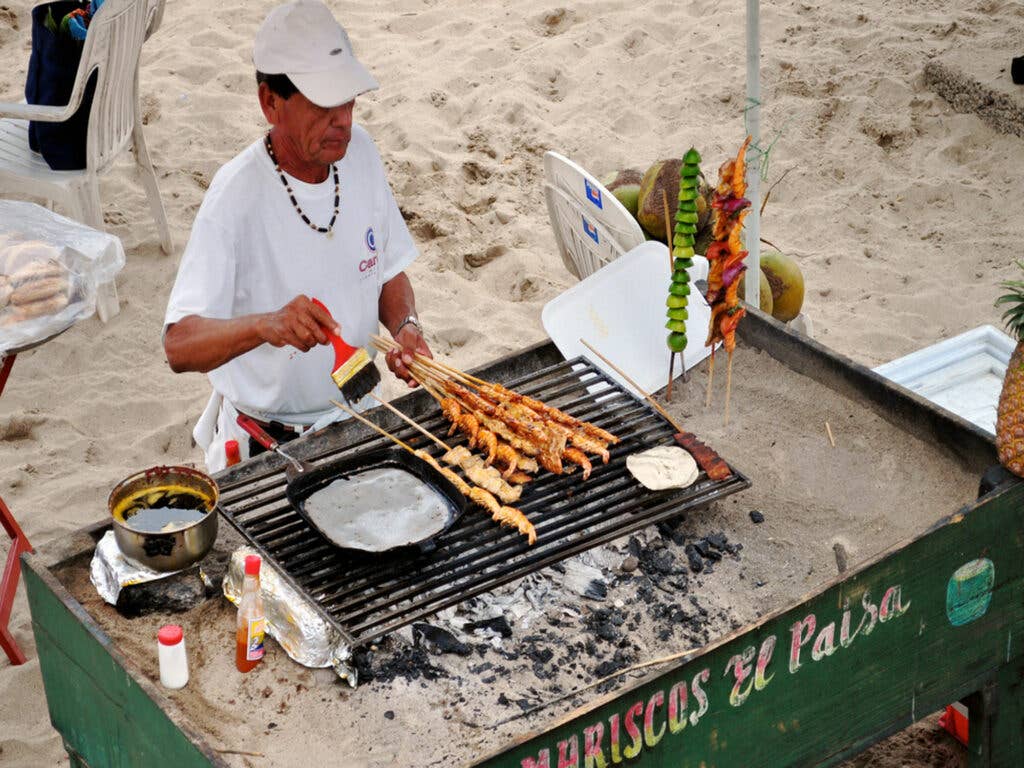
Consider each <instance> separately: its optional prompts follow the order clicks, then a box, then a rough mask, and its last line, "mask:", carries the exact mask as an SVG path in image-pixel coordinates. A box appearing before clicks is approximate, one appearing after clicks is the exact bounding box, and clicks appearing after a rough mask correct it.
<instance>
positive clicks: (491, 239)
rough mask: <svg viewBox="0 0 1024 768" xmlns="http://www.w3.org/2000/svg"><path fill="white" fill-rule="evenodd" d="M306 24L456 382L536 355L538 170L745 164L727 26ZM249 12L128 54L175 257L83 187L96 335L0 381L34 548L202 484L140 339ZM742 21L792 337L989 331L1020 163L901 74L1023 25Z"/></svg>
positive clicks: (212, 133) (12, 753)
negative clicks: (360, 77) (355, 87)
mask: <svg viewBox="0 0 1024 768" xmlns="http://www.w3.org/2000/svg"><path fill="white" fill-rule="evenodd" d="M330 5H331V6H332V7H333V8H334V9H335V11H336V13H337V15H338V16H339V18H340V19H341V20H342V22H343V23H344V24H345V25H346V27H347V28H348V30H349V32H350V35H351V37H352V39H353V42H354V44H355V47H356V50H357V53H358V55H359V56H360V58H361V59H362V60H363V61H364V62H365V63H366V64H367V65H368V66H369V67H370V69H371V70H372V71H373V73H374V74H375V76H376V77H377V78H378V80H379V81H380V82H381V84H382V87H381V90H380V91H378V92H376V93H373V94H370V95H368V96H366V97H364V98H361V99H360V100H359V102H358V104H357V120H358V121H359V122H361V123H362V124H363V125H364V126H365V127H366V128H367V129H368V130H369V131H370V133H371V135H373V136H374V138H375V139H376V141H377V143H378V146H379V148H380V150H381V152H382V154H383V156H384V158H385V162H386V165H387V168H388V171H389V174H390V178H391V182H392V186H393V188H394V190H395V194H396V197H397V199H398V201H399V204H400V206H401V208H402V210H403V212H404V214H405V216H406V218H407V220H408V222H409V226H410V229H411V231H412V233H413V236H414V238H415V239H416V241H417V243H418V244H419V246H420V249H421V258H420V259H419V260H418V261H417V263H416V264H415V265H414V266H413V267H412V268H411V270H410V275H411V277H412V280H413V282H414V284H415V286H416V290H417V296H418V304H419V309H420V315H421V318H422V320H423V323H424V325H425V327H426V329H427V336H428V340H429V341H430V343H431V345H432V347H433V349H434V350H435V353H436V354H437V355H438V356H441V357H443V358H445V359H447V360H449V361H450V362H452V363H454V364H456V365H458V366H460V367H472V366H473V365H476V364H479V363H482V362H484V361H486V360H489V359H492V358H495V357H499V356H502V355H505V354H507V353H509V352H511V351H513V350H517V349H520V348H521V347H523V346H524V345H526V344H528V343H531V342H535V341H538V340H540V339H542V338H543V337H544V332H543V329H542V327H541V324H540V310H541V308H542V307H543V305H544V304H545V302H547V301H548V300H550V299H551V298H552V297H554V296H555V295H557V294H558V293H559V292H560V291H562V290H564V289H565V288H567V287H568V286H570V285H571V284H572V283H573V282H574V279H573V278H572V276H571V275H569V274H568V272H566V271H565V269H564V267H563V266H562V263H561V260H560V259H559V257H558V255H557V253H556V251H555V249H554V241H553V237H552V234H551V228H550V225H549V223H548V216H547V211H546V208H545V206H544V202H543V192H542V180H543V179H542V176H543V172H542V156H543V153H544V151H545V150H547V149H554V150H557V151H559V152H561V153H562V154H564V155H566V156H568V157H570V158H571V159H573V160H575V161H576V162H578V163H579V164H581V165H582V166H584V167H585V168H587V169H588V170H591V171H592V172H594V173H596V174H598V175H600V174H602V173H604V172H607V171H611V170H615V169H618V168H624V167H636V168H638V169H641V170H643V169H644V168H646V167H647V166H648V165H649V164H650V163H652V162H654V161H656V160H658V159H662V158H665V157H672V156H678V155H680V154H681V153H682V152H683V151H684V150H685V149H686V148H687V147H689V146H691V145H693V146H696V147H697V148H698V149H699V150H700V151H701V153H702V154H703V156H704V160H705V169H706V170H707V171H709V172H711V171H713V170H714V169H715V168H716V167H717V165H718V164H719V163H720V162H721V161H722V160H724V159H725V158H726V156H727V155H729V154H731V153H732V152H734V151H735V149H736V147H738V145H739V144H740V143H741V141H742V139H743V136H744V127H743V116H742V111H743V106H744V92H745V90H744V89H745V86H744V72H745V69H744V13H743V8H744V4H743V3H740V2H738V1H737V0H730V2H724V3H723V2H710V1H708V0H693V1H692V2H684V3H675V2H668V1H665V2H649V3H642V4H640V3H625V2H587V3H564V2H563V3H561V4H558V3H557V2H544V0H527V2H524V3H521V4H518V5H517V6H516V7H515V10H507V9H506V5H505V4H503V3H498V2H494V1H493V0H478V2H474V3H455V2H441V1H440V0H401V1H399V2H367V1H366V0H362V1H359V2H356V1H354V2H348V3H344V4H342V3H338V2H331V3H330ZM269 7H270V4H269V3H265V4H240V3H239V4H230V5H229V4H211V3H202V2H199V1H198V0H170V2H168V5H167V8H166V12H165V15H164V21H163V26H162V28H161V29H160V30H159V31H158V32H157V33H156V35H155V36H154V37H153V38H152V39H151V40H150V41H149V42H148V43H147V44H146V46H145V48H144V50H143V56H142V70H141V78H140V82H141V93H142V101H143V107H144V112H145V122H146V126H145V132H146V138H147V141H148V144H149V149H150V153H151V155H152V156H153V160H154V164H155V166H156V168H157V175H158V178H159V183H160V189H161V193H162V196H163V200H164V204H165V206H166V207H167V213H168V216H169V219H170V223H171V229H172V235H173V237H174V241H175V249H174V252H173V253H172V254H170V255H165V254H163V253H162V252H161V251H160V248H159V246H158V244H157V236H156V232H155V228H154V226H153V223H152V220H151V218H150V215H149V211H148V208H147V206H146V201H145V196H144V194H143V191H142V188H141V186H140V184H139V183H138V180H137V178H136V176H135V174H134V170H133V166H132V164H131V163H130V161H129V160H128V159H127V157H126V158H124V159H122V160H121V161H120V162H119V163H118V164H117V166H116V168H115V169H114V171H113V172H111V173H109V174H107V175H106V176H104V177H103V179H102V181H101V194H102V198H103V203H104V215H105V221H106V223H107V226H108V229H109V231H111V232H113V233H114V234H116V235H118V236H119V237H121V238H122V240H123V242H124V245H125V248H126V250H127V252H128V263H127V266H126V267H125V269H124V271H123V272H122V273H121V275H120V276H119V279H118V288H119V291H120V296H121V313H120V315H118V316H117V317H116V318H114V319H113V320H112V321H111V322H110V323H108V324H106V325H104V324H101V323H100V322H99V321H98V320H96V319H92V320H89V321H86V322H83V323H81V324H79V325H77V326H76V327H75V328H73V329H71V330H70V331H68V332H67V333H65V334H64V335H63V336H61V337H59V338H57V339H55V340H54V341H52V342H50V343H48V344H46V345H45V346H43V347H41V348H39V349H38V350H36V351H34V352H31V353H28V354H24V355H21V356H19V357H18V360H17V362H16V364H15V366H14V369H13V373H12V375H11V379H10V382H9V383H8V385H7V389H6V390H5V392H4V394H3V398H2V399H0V494H2V495H3V498H4V500H5V501H6V502H7V503H8V505H9V506H10V507H11V509H12V510H13V511H14V514H15V515H16V516H17V517H18V520H19V521H20V522H21V524H22V526H23V527H24V529H25V531H26V533H27V535H28V536H29V537H30V539H31V541H32V542H33V543H34V544H36V545H44V544H45V543H46V542H47V541H48V540H51V539H55V538H58V537H62V536H67V534H68V533H69V532H70V531H72V530H74V529H77V528H79V527H81V526H83V525H85V524H87V523H91V522H94V521H96V520H98V519H100V518H102V517H103V515H104V514H105V500H106V497H107V494H108V493H109V491H110V489H111V487H112V486H113V485H114V484H115V483H116V482H117V481H119V480H120V479H121V478H123V477H124V476H126V475H128V474H130V473H132V472H134V471H136V470H138V469H140V468H144V467H148V466H152V465H154V464H166V463H185V462H201V455H200V454H199V452H198V451H197V450H196V449H195V447H194V446H193V445H192V440H191V434H190V433H191V427H192V425H193V424H194V422H195V419H196V418H197V416H198V414H199V413H200V411H201V409H202V407H203V405H204V404H205V401H206V398H207V396H208V391H209V390H208V385H207V382H206V379H205V377H203V376H199V375H192V374H189V375H174V374H172V373H171V372H170V370H169V369H168V367H167V365H166V363H165V361H164V357H163V351H162V348H161V346H160V331H161V324H162V319H163V311H164V307H165V303H166V299H167V294H168V292H169V290H170V287H171V284H172V282H173V279H174V274H175V269H176V266H177V262H178V259H179V258H180V254H181V249H182V248H183V246H184V244H185V242H186V240H187V237H188V232H189V228H190V225H191V222H192V219H193V217H194V215H195V212H196V210H197V209H198V207H199V204H200V203H201V201H202V197H203V193H204V191H205V189H206V187H207V186H208V184H209V181H210V179H211V178H212V177H213V174H214V173H215V172H216V170H217V168H218V167H219V166H220V165H221V164H223V163H224V162H226V161H227V160H228V159H230V158H231V157H232V156H233V155H234V154H235V153H236V152H238V151H239V150H240V149H242V148H243V147H244V146H246V145H248V144H249V143H250V142H251V141H253V140H254V139H255V138H257V137H258V136H259V135H260V132H261V131H262V130H263V129H264V125H263V120H262V116H261V114H260V112H259V109H258V106H257V102H256V99H255V96H254V82H253V77H252V66H251V44H252V39H253V36H254V34H255V30H256V28H257V26H258V24H259V22H260V21H261V20H262V17H263V15H264V14H265V13H266V11H267V10H268V9H269ZM761 16H762V20H761V23H762V48H763V55H762V67H761V72H762V92H763V100H764V108H763V110H762V118H761V127H762V133H763V136H764V143H765V144H767V143H769V142H771V141H774V144H773V149H772V152H771V156H770V158H771V159H770V164H769V168H768V180H767V184H769V185H770V184H772V183H773V182H774V181H776V180H778V179H779V178H780V177H781V176H782V174H784V173H786V174H787V175H786V176H785V179H784V180H782V181H781V183H779V185H778V186H777V187H775V188H774V190H773V191H772V194H771V199H770V201H769V203H768V206H767V208H766V210H765V214H764V217H763V221H762V235H763V236H764V237H765V238H767V239H768V240H770V241H771V242H772V243H774V244H775V245H777V246H779V247H780V248H781V249H783V250H785V251H787V252H788V253H791V254H792V255H793V256H794V257H795V258H797V259H798V260H799V263H800V266H801V268H802V269H803V271H804V274H805V276H806V281H807V297H806V301H805V305H804V309H805V312H806V313H807V314H808V316H809V317H810V318H811V320H812V323H813V327H814V335H815V336H816V337H817V338H818V339H819V340H821V341H822V342H824V343H825V344H828V345H830V346H832V347H834V348H835V349H837V350H838V351H840V352H842V353H844V354H846V355H848V356H850V357H851V358H853V359H855V360H857V361H859V362H862V363H865V364H867V365H869V366H870V365H877V364H879V363H881V362H884V361H887V360H891V359H893V358H896V357H899V356H901V355H903V354H906V353H908V352H910V351H913V350H915V349H918V348H920V347H922V346H926V345H928V344H931V343H933V342H935V341H938V340H939V339H942V338H946V337H949V336H953V335H956V334H957V333H960V332H962V331H965V330H968V329H970V328H973V327H975V326H977V325H980V324H983V323H991V324H994V325H998V319H999V318H998V314H999V313H998V312H997V310H995V309H994V308H993V306H992V302H993V300H994V298H995V297H996V296H997V295H998V289H997V287H996V284H997V283H998V281H1000V280H1003V279H1007V278H1010V277H1016V276H1017V275H1018V274H1019V273H1018V272H1017V270H1016V268H1015V267H1013V266H1012V260H1013V259H1014V258H1019V257H1020V255H1021V254H1020V248H1019V244H1020V242H1021V240H1022V236H1024V195H1022V191H1024V182H1022V179H1024V153H1022V152H1021V139H1020V138H1019V137H1016V136H1008V135H1003V134H999V133H997V132H995V131H994V130H992V129H991V128H989V127H988V126H987V125H985V124H984V123H983V122H982V121H981V120H979V119H978V118H977V117H976V116H974V115H971V114H958V113H956V112H954V111H953V109H952V108H951V107H950V106H949V105H948V104H947V103H946V102H945V101H944V100H942V99H941V98H939V97H938V96H936V95H935V94H934V93H932V92H931V91H930V90H928V88H927V87H926V85H925V83H924V78H923V69H924V66H925V64H926V63H927V61H928V60H929V58H930V57H935V56H940V55H943V54H947V53H949V52H950V51H958V50H965V49H966V50H970V49H972V48H978V49H986V48H991V47H993V46H996V45H998V47H1004V46H1007V45H1008V43H1007V40H1008V39H1009V40H1011V41H1012V42H1013V45H1014V46H1015V49H1016V54H1017V55H1020V53H1024V9H1022V6H1021V5H1020V4H1018V3H1013V2H997V1H996V0H976V1H973V2H970V3H967V4H964V3H954V2H950V1H949V0H945V1H939V0H935V1H934V2H928V3H916V4H907V3H899V2H895V1H894V0H863V1H862V2H859V3H855V4H852V5H851V4H843V5H836V4H828V3H821V2H817V3H814V2H809V1H808V0H795V1H792V2H788V1H780V2H766V3H763V4H762V10H761ZM28 19H29V3H27V2H23V1H22V0H16V2H9V3H8V4H6V5H5V6H3V7H2V8H0V65H2V66H0V94H2V98H3V99H4V100H7V101H17V100H19V99H20V98H21V89H22V85H23V83H24V78H25V68H26V63H27V60H28V53H29V23H28ZM1006 65H1007V66H1009V61H1008V60H1007V62H1006ZM392 391H397V388H395V387H392ZM755 483H756V478H755ZM5 553H6V544H4V543H0V556H2V555H4V554H5ZM865 554H868V553H865ZM11 626H12V629H13V632H14V635H15V637H16V639H17V640H18V642H19V643H20V644H21V645H22V647H23V648H24V649H25V650H26V652H27V653H28V655H29V657H30V661H29V662H28V663H27V664H26V665H24V666H22V667H18V668H12V667H10V665H9V664H8V663H7V662H6V660H4V659H0V750H2V751H0V761H2V762H3V764H4V765H14V766H43V765H60V764H66V758H64V757H63V752H62V749H61V745H60V739H59V737H58V736H57V735H56V733H55V732H54V731H53V730H52V728H51V727H50V724H49V721H48V717H47V713H46V706H45V701H44V698H43V693H42V684H41V681H40V677H39V668H38V662H37V661H36V660H35V649H34V645H33V641H32V633H31V627H30V619H29V613H28V606H27V603H26V601H25V599H24V595H23V592H22V591H19V597H18V600H17V601H16V603H15V607H14V613H13V616H12V619H11ZM908 754H909V753H908ZM903 764H907V765H915V766H916V765H928V764H929V763H928V762H927V758H924V759H922V760H920V761H918V762H912V760H911V758H908V759H907V760H905V761H904V763H903Z"/></svg>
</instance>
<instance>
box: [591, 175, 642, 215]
mask: <svg viewBox="0 0 1024 768" xmlns="http://www.w3.org/2000/svg"><path fill="white" fill-rule="evenodd" d="M643 178H644V175H643V174H642V173H640V171H638V170H637V169H636V168H626V169H625V170H623V171H615V173H609V174H607V175H606V176H604V177H603V178H602V179H601V184H602V185H603V186H604V188H605V189H607V190H608V191H609V192H611V193H612V194H613V195H615V198H616V199H617V200H618V201H619V202H620V203H622V205H623V206H624V207H625V209H626V210H627V211H629V212H630V214H631V215H632V216H634V217H635V216H636V209H637V198H638V197H639V196H640V182H641V181H642V180H643Z"/></svg>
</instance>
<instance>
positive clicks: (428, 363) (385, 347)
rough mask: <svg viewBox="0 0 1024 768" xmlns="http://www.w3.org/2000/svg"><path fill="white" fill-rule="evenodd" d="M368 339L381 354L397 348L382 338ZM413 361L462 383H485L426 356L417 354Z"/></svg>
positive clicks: (396, 344)
mask: <svg viewBox="0 0 1024 768" xmlns="http://www.w3.org/2000/svg"><path fill="white" fill-rule="evenodd" d="M370 338H371V339H372V340H373V345H374V346H375V347H377V349H379V350H380V351H381V352H390V351H392V350H395V349H398V348H399V345H398V343H397V342H394V341H391V340H389V339H385V338H384V337H383V336H378V335H373V336H371V337H370ZM415 359H416V362H418V363H420V364H421V365H423V366H424V367H426V368H428V369H434V370H435V371H439V372H441V373H444V374H445V375H447V376H452V377H454V378H457V379H459V380H461V381H463V382H466V383H470V384H477V385H480V384H486V383H487V382H486V381H484V380H483V379H478V378H477V377H476V376H470V375H469V374H468V373H466V372H464V371H460V370H459V369H458V368H455V367H454V366H451V365H448V364H447V363H442V362H441V361H440V360H434V359H433V358H431V357H427V356H426V355H421V354H419V353H417V354H416V355H415Z"/></svg>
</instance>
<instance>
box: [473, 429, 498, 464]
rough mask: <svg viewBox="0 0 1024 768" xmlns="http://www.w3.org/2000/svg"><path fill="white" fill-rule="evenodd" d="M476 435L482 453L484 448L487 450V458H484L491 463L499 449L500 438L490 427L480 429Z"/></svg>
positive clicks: (487, 462)
mask: <svg viewBox="0 0 1024 768" xmlns="http://www.w3.org/2000/svg"><path fill="white" fill-rule="evenodd" d="M476 437H477V442H478V445H479V446H480V451H481V453H482V452H483V451H484V449H486V450H487V458H485V459H484V463H485V464H490V463H491V462H492V461H494V456H495V454H496V453H497V451H498V438H497V437H495V435H494V433H493V432H491V431H490V430H489V429H480V430H479V431H478V432H477V433H476Z"/></svg>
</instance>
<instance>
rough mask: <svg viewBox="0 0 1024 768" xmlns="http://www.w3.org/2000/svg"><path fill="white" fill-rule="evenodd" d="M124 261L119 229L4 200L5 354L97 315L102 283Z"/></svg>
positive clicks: (1, 307)
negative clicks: (115, 231) (97, 227)
mask: <svg viewBox="0 0 1024 768" xmlns="http://www.w3.org/2000/svg"><path fill="white" fill-rule="evenodd" d="M124 263H125V256H124V247H123V246H122V245H121V241H120V240H119V239H118V238H116V237H114V236H113V235H108V234H106V233H105V232H98V231H96V230H94V229H92V228H90V227H86V226H84V225H82V224H79V223H77V222H74V221H71V220H70V219H67V218H65V217H63V216H59V215H57V214H55V213H53V212H52V211H49V210H47V209H46V208H43V207H42V206H39V205H36V204H34V203H26V202H20V201H15V200H0V355H3V354H4V353H6V352H9V351H11V350H16V349H20V348H22V347H26V346H30V345H32V344H36V343H39V342H42V341H45V340H46V339H48V338H50V337H51V336H54V335H55V334H58V333H60V332H61V331H63V330H65V329H67V328H69V327H70V326H71V325H73V324H74V323H76V322H78V321H79V320H84V319H85V318H87V317H90V316H92V314H93V313H94V312H95V311H96V295H97V289H98V288H100V287H101V286H105V285H108V284H112V283H113V280H114V277H115V275H117V273H118V272H120V271H121V269H122V268H123V267H124Z"/></svg>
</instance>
